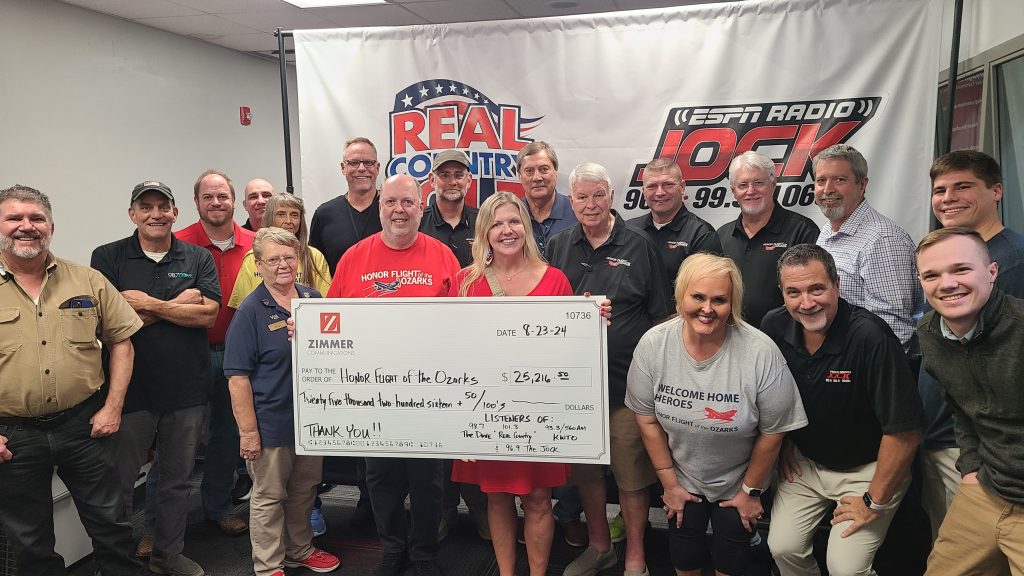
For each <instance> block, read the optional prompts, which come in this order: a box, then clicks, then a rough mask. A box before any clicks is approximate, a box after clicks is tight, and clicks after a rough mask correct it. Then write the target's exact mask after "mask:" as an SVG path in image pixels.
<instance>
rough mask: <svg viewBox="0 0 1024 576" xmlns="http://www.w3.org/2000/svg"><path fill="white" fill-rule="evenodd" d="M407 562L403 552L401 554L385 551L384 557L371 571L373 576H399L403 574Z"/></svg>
mask: <svg viewBox="0 0 1024 576" xmlns="http://www.w3.org/2000/svg"><path fill="white" fill-rule="evenodd" d="M408 561H409V559H408V558H407V557H406V555H405V551H404V550H403V551H401V552H390V551H388V550H385V551H384V556H383V557H382V558H381V559H380V562H379V563H378V564H377V568H375V569H374V571H373V576H401V574H402V572H405V566H406V564H407V563H408Z"/></svg>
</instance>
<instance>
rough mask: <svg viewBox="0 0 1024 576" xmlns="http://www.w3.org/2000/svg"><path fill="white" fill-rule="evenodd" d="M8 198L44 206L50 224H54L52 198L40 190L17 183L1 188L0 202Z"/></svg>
mask: <svg viewBox="0 0 1024 576" xmlns="http://www.w3.org/2000/svg"><path fill="white" fill-rule="evenodd" d="M8 200H20V201H22V202H31V203H33V204H38V205H40V206H42V207H43V211H44V212H46V219H47V220H49V221H50V224H53V207H52V206H51V205H50V198H49V197H48V196H47V195H46V194H43V193H42V192H40V191H39V190H36V189H35V188H30V187H28V186H24V185H22V184H15V185H14V186H11V187H10V188H5V189H4V190H0V204H3V203H4V202H6V201H8Z"/></svg>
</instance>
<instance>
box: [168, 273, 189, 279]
mask: <svg viewBox="0 0 1024 576" xmlns="http://www.w3.org/2000/svg"><path fill="white" fill-rule="evenodd" d="M167 277H168V278H195V275H194V274H192V273H191V272H168V273H167Z"/></svg>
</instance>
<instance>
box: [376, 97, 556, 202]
mask: <svg viewBox="0 0 1024 576" xmlns="http://www.w3.org/2000/svg"><path fill="white" fill-rule="evenodd" d="M542 119H543V116H539V117H536V118H524V117H523V116H522V109H521V107H520V106H518V105H515V104H498V103H496V102H494V101H493V100H492V99H491V98H489V97H488V96H487V95H486V94H484V93H483V92H482V91H480V90H478V89H477V88H475V87H473V86H470V85H469V84H466V83H465V82H459V81H458V80H454V79H451V78H432V79H429V80H421V81H419V82H415V83H413V84H410V85H408V86H406V87H405V88H403V89H402V90H400V91H399V92H398V93H397V94H395V102H394V107H393V109H392V112H391V114H390V135H391V159H390V160H389V161H388V163H387V167H386V172H387V174H388V176H393V175H395V174H403V173H404V174H409V175H410V176H412V177H413V178H416V180H417V181H418V182H420V187H421V189H422V191H423V199H424V200H425V201H427V200H429V198H430V196H431V194H432V192H433V191H432V189H431V186H430V183H429V182H428V181H427V175H428V174H429V173H430V165H431V163H432V162H433V158H434V155H435V154H437V153H438V152H440V151H442V150H447V149H450V148H455V149H459V150H463V151H464V152H466V154H467V155H468V156H469V161H470V172H471V173H472V175H473V181H472V183H471V184H470V187H469V192H467V194H466V204H467V205H469V206H479V205H480V204H482V203H483V201H484V200H486V199H487V198H488V197H490V196H491V195H493V194H494V193H495V192H503V191H505V192H512V193H513V194H515V195H516V196H520V197H521V196H522V195H523V187H522V184H520V183H519V175H518V174H517V172H516V155H517V153H518V152H519V150H521V149H522V148H523V147H524V146H526V145H527V144H529V143H530V142H532V141H533V140H532V139H531V138H528V137H527V133H528V132H529V131H531V130H533V129H534V128H536V127H537V126H538V125H539V124H540V121H541V120H542Z"/></svg>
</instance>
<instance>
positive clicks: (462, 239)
mask: <svg viewBox="0 0 1024 576" xmlns="http://www.w3.org/2000/svg"><path fill="white" fill-rule="evenodd" d="M429 179H430V186H431V188H432V189H433V190H434V203H433V204H432V205H430V206H428V207H427V209H426V210H424V211H423V220H422V222H420V232H424V233H426V234H429V235H430V236H433V237H434V238H437V239H438V240H439V241H440V242H441V243H442V244H446V245H447V246H448V247H449V248H451V249H452V252H454V253H455V257H456V258H458V260H459V265H460V266H464V267H465V266H469V265H470V263H472V262H473V233H474V231H475V230H476V213H477V209H476V208H474V207H472V206H466V193H467V192H469V185H470V184H472V182H473V173H472V172H471V171H470V169H469V157H467V156H466V153H465V152H463V151H461V150H444V151H442V152H438V154H437V156H434V163H433V165H432V166H431V169H430V176H429Z"/></svg>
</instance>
